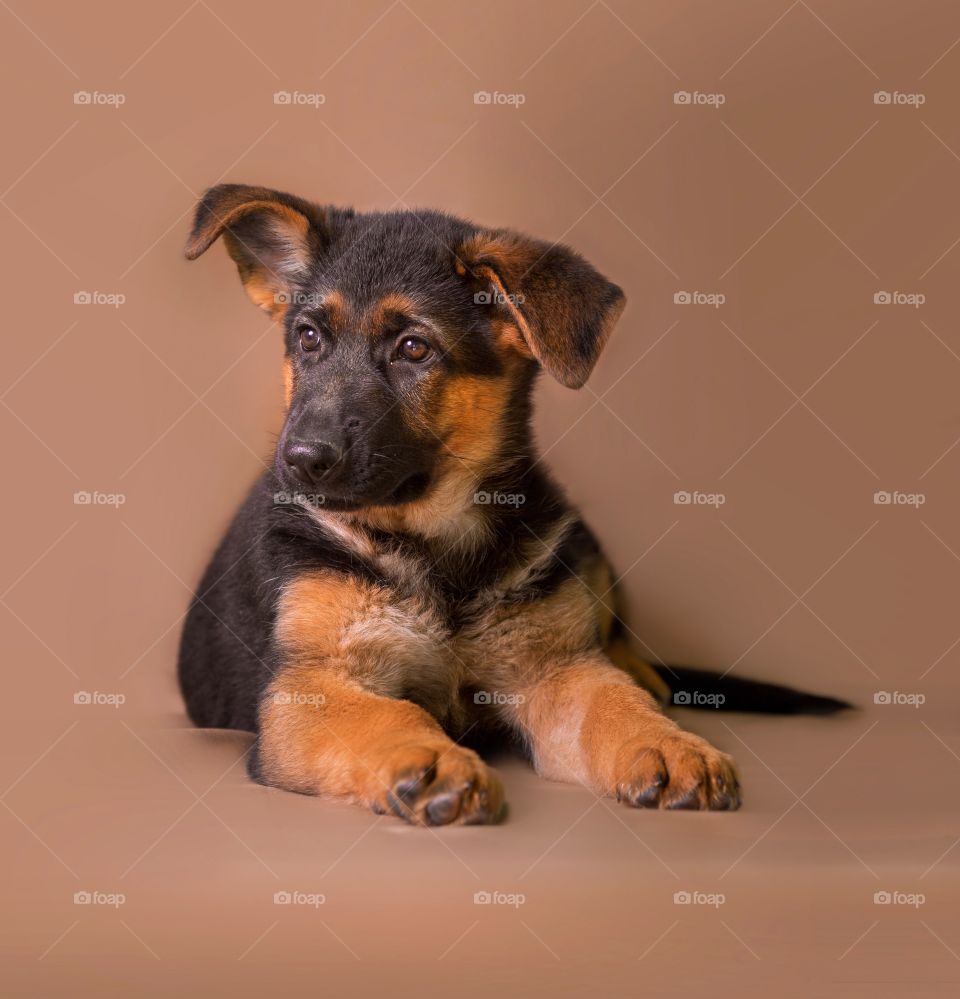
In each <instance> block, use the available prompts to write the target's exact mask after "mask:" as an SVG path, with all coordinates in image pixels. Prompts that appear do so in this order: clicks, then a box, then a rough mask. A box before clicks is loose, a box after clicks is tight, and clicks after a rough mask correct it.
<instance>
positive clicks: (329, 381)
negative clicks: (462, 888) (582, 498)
mask: <svg viewBox="0 0 960 999" xmlns="http://www.w3.org/2000/svg"><path fill="white" fill-rule="evenodd" d="M220 236H222V237H223V240H224V243H225V245H226V248H227V251H228V252H229V254H230V256H231V257H232V258H233V260H234V261H235V263H236V265H237V268H238V270H239V272H240V279H241V281H242V282H243V285H244V287H245V289H246V292H247V294H248V295H249V297H250V298H251V299H252V300H253V301H254V302H255V303H256V304H257V305H259V306H260V307H261V308H262V309H264V310H265V311H266V312H267V313H269V314H270V315H271V316H272V317H273V318H274V319H275V320H276V321H277V322H278V323H280V324H282V327H283V331H284V340H285V344H286V353H285V362H284V384H285V396H286V418H285V421H284V425H283V429H282V432H281V434H280V437H279V441H278V444H277V449H276V456H275V460H274V463H273V468H272V469H271V470H270V471H268V472H266V473H265V474H264V475H263V476H262V477H261V478H260V480H259V481H258V482H257V483H256V485H255V486H254V487H253V489H252V491H251V492H250V494H249V496H248V497H247V499H246V501H245V502H244V504H243V506H242V507H241V509H240V511H239V513H238V514H237V516H236V518H235V520H234V521H233V523H232V525H231V527H230V529H229V530H228V532H227V535H226V537H225V538H224V539H223V541H222V543H221V545H220V547H219V549H218V550H217V552H216V554H215V556H214V558H213V561H212V563H211V565H210V567H209V569H208V570H207V572H206V575H205V577H204V579H203V581H202V583H201V585H200V588H199V591H198V593H197V595H196V597H195V599H194V601H193V604H192V606H191V608H190V611H189V614H188V616H187V619H186V624H185V627H184V631H183V637H182V643H181V650H180V662H179V675H180V684H181V689H182V691H183V696H184V699H185V701H186V705H187V710H188V712H189V714H190V717H191V719H192V720H193V722H194V723H195V724H197V725H200V726H213V727H222V728H234V729H242V730H245V731H249V732H253V733H255V735H256V741H255V743H254V746H253V747H252V750H251V754H250V757H249V764H248V767H249V772H250V774H251V776H252V777H253V778H254V779H255V780H258V781H260V782H262V783H264V784H268V785H272V786H274V787H280V788H286V789H287V790H290V791H300V792H303V793H307V794H322V795H330V796H336V797H339V798H344V799H348V800H351V801H354V802H357V803H360V804H363V805H366V806H367V807H369V808H371V809H373V810H374V811H375V812H378V813H393V814H395V815H398V816H400V817H401V818H403V819H406V820H407V821H408V822H412V823H415V824H421V825H444V824H449V823H461V824H472V823H491V822H496V821H497V820H498V819H499V818H500V817H501V816H502V815H503V813H504V794H503V788H502V785H501V783H500V780H499V778H498V777H497V775H496V773H495V772H494V771H493V770H492V769H491V768H489V767H488V766H487V765H486V764H485V763H484V762H483V760H482V759H481V758H480V756H479V755H478V754H477V753H476V752H475V751H474V749H471V748H468V742H469V744H471V745H474V746H476V745H478V744H479V737H480V736H481V735H488V736H489V735H491V734H496V733H497V732H498V731H499V732H501V733H510V734H512V735H513V736H514V737H515V738H516V740H517V741H518V742H519V743H520V744H522V746H523V747H524V748H525V750H526V751H527V752H528V754H529V756H530V758H531V759H532V762H533V765H534V767H535V768H536V770H537V772H538V773H539V774H541V775H542V776H544V777H547V778H550V779H553V780H562V781H571V782H580V783H582V784H584V785H586V786H587V787H589V788H591V789H593V790H594V791H595V792H597V793H598V794H604V795H614V796H616V797H617V799H618V800H620V801H622V802H624V803H625V804H627V805H630V806H634V807H644V808H654V807H660V808H688V809H716V810H724V809H734V808H737V807H738V806H739V805H740V786H739V782H738V779H737V772H736V769H735V768H734V764H733V761H732V760H731V758H730V757H729V756H728V755H727V754H726V753H723V752H721V751H719V750H717V749H715V748H714V747H713V746H711V745H710V744H709V743H708V742H706V741H705V740H704V739H702V738H700V737H699V736H696V735H693V734H691V733H689V732H685V731H683V730H682V729H681V728H680V727H679V726H678V725H677V724H676V723H675V722H673V721H671V720H670V719H669V718H667V717H666V716H665V715H664V714H663V712H662V711H661V708H660V704H661V703H662V702H664V701H666V700H667V699H668V698H669V695H670V689H669V687H668V684H667V682H665V678H666V677H672V678H674V679H675V681H677V682H680V683H681V684H683V685H684V686H685V687H686V690H687V691H688V692H689V691H695V692H699V693H700V694H701V695H703V696H708V695H709V694H711V693H714V694H716V692H717V691H721V690H722V691H724V692H725V693H724V694H723V697H724V698H726V703H725V705H724V706H725V707H727V708H747V709H756V708H757V707H758V706H759V707H760V708H761V709H764V710H774V711H796V710H804V711H829V710H835V709H837V708H839V707H842V706H843V705H842V703H841V702H838V701H834V700H832V699H829V698H818V697H815V696H813V695H805V694H800V693H798V692H795V691H790V690H789V689H788V688H781V687H773V686H770V685H759V684H751V683H750V682H749V681H742V680H741V681H729V680H725V681H723V682H722V683H720V682H719V678H718V676H717V675H716V674H709V673H706V672H701V671H690V670H687V671H684V670H679V669H669V668H665V667H661V668H659V672H658V670H657V669H654V668H652V667H651V666H649V665H647V664H646V663H644V662H643V661H641V660H640V659H639V658H637V657H636V656H635V655H634V654H633V652H632V651H631V649H630V647H629V646H628V644H627V641H626V637H625V630H626V629H625V626H624V625H623V623H622V621H621V619H620V617H619V616H618V612H617V607H616V605H615V603H614V587H613V576H612V573H611V569H610V565H609V563H608V562H607V561H606V559H605V558H604V556H603V554H602V552H601V551H600V548H599V547H598V545H597V541H596V539H595V538H594V536H593V535H592V534H591V532H590V530H589V529H588V528H587V527H586V525H585V524H584V523H583V521H582V520H581V519H580V517H579V515H578V513H577V511H576V510H575V509H573V508H572V507H571V506H570V504H569V503H568V502H567V501H566V499H565V498H564V496H563V493H562V492H561V491H560V490H559V489H558V487H557V486H556V485H555V484H554V482H553V481H552V480H551V478H550V476H549V474H548V473H547V471H546V470H545V469H544V468H543V467H542V466H541V465H540V464H539V462H538V459H537V457H536V454H535V451H534V446H533V442H532V436H531V429H530V415H531V389H532V388H533V385H534V381H535V380H536V377H537V375H538V373H539V371H540V370H541V369H543V370H545V371H546V372H547V373H548V374H550V375H552V376H553V377H554V378H556V379H558V380H559V381H560V382H562V383H563V384H564V385H566V386H569V387H571V388H578V387H580V386H581V385H583V384H584V382H585V381H586V380H587V377H588V376H589V374H590V372H591V370H592V368H593V366H594V364H595V362H596V360H597V357H598V356H599V354H600V351H601V350H602V349H603V346H604V344H605V343H606V341H607V338H608V337H609V336H610V333H611V331H612V330H613V327H614V324H615V323H616V321H617V319H618V318H619V317H620V314H621V312H622V311H623V307H624V301H625V300H624V296H623V292H622V291H621V290H620V289H619V288H618V287H617V286H616V285H615V284H612V283H611V282H610V281H608V280H607V279H606V278H605V277H603V276H602V275H601V274H599V273H598V272H597V271H596V270H595V269H594V268H593V267H591V266H590V265H589V264H588V263H587V262H586V261H585V260H583V259H582V258H581V257H579V256H578V255H577V254H576V253H574V252H573V251H572V250H570V249H567V248H566V247H564V246H559V245H554V244H550V243H545V242H540V241H538V240H535V239H530V238H528V237H526V236H523V235H520V234H518V233H515V232H511V231H509V230H503V229H484V228H481V227H478V226H476V225H472V224H470V223H469V222H465V221H462V220H460V219H457V218H453V217H451V216H449V215H445V214H442V213H439V212H432V211H402V212H388V213H369V214H361V213H357V212H354V211H352V210H349V209H341V208H334V207H328V206H320V205H316V204H312V203H310V202H307V201H304V200H302V199H300V198H297V197H293V196H291V195H289V194H283V193H280V192H278V191H272V190H267V189H265V188H260V187H247V186H242V185H235V184H224V185H220V186H218V187H214V188H213V189H211V190H210V191H208V192H207V193H206V195H205V196H204V197H203V199H202V200H201V202H200V204H199V205H198V207H197V211H196V218H195V220H194V225H193V230H192V232H191V235H190V238H189V242H188V245H187V249H186V255H187V257H188V258H189V259H191V260H193V259H194V258H196V257H199V256H200V254H202V253H203V252H204V251H205V250H206V249H207V248H208V247H209V246H210V245H211V244H212V243H214V242H215V241H216V239H217V238H218V237H220ZM689 699H690V697H689V693H688V694H687V695H685V696H684V697H683V698H680V697H678V701H680V702H681V703H682V702H683V701H685V700H689ZM701 699H702V698H701ZM718 700H722V698H717V697H716V696H715V697H714V699H713V701H712V703H717V701H718Z"/></svg>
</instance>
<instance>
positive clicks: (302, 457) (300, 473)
mask: <svg viewBox="0 0 960 999" xmlns="http://www.w3.org/2000/svg"><path fill="white" fill-rule="evenodd" d="M342 457H343V451H342V450H341V449H340V448H339V447H337V445H336V444H331V443H330V442H329V441H296V440H290V441H287V443H286V445H285V446H284V448H283V458H284V461H286V463H287V466H288V467H289V468H290V470H291V471H292V472H293V474H294V475H295V476H296V477H297V478H298V479H300V481H301V482H303V483H304V484H305V485H308V486H312V485H315V484H316V483H317V482H318V481H319V480H320V479H321V478H323V476H324V474H325V473H326V472H328V471H329V470H330V469H331V468H333V466H334V465H336V464H337V462H338V461H340V459H341V458H342Z"/></svg>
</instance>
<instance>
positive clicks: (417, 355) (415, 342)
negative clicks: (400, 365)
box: [397, 336, 433, 364]
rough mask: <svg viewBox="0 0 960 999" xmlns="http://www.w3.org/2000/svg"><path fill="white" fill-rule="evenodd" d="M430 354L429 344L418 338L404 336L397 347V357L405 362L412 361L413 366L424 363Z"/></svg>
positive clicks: (431, 350)
mask: <svg viewBox="0 0 960 999" xmlns="http://www.w3.org/2000/svg"><path fill="white" fill-rule="evenodd" d="M432 353H433V348H432V347H431V346H430V344H429V343H427V341H426V340H421V339H420V337H418V336H405V337H404V338H403V339H402V340H401V341H400V344H399V346H398V347H397V356H398V357H402V358H403V359H404V360H405V361H413V363H414V364H419V363H420V362H421V361H425V360H426V359H427V358H428V357H429V356H430V355H431V354H432Z"/></svg>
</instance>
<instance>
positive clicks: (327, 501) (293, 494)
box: [274, 470, 432, 513]
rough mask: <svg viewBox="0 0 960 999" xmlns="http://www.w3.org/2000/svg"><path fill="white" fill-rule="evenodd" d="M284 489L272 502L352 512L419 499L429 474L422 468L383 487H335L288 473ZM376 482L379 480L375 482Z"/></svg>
mask: <svg viewBox="0 0 960 999" xmlns="http://www.w3.org/2000/svg"><path fill="white" fill-rule="evenodd" d="M283 478H284V480H285V481H287V482H288V486H287V489H286V491H285V492H280V493H277V494H276V495H275V496H274V502H275V504H276V503H279V504H287V505H289V504H296V505H298V506H306V507H311V508H313V509H317V510H335V511H338V512H344V513H347V512H354V511H357V510H362V509H363V508H364V507H371V506H401V505H403V504H405V503H411V502H413V501H414V500H417V499H420V497H422V496H423V495H424V493H426V492H427V490H428V489H429V487H430V483H431V479H432V476H431V475H430V473H429V472H427V471H424V470H417V471H414V472H410V473H408V474H407V475H404V476H403V477H402V478H401V479H400V480H399V481H398V482H395V483H393V484H391V485H388V486H386V487H385V488H384V487H379V488H377V487H374V488H365V489H351V488H350V487H349V486H346V487H345V486H343V485H340V484H338V487H337V488H332V487H326V486H325V484H324V482H323V481H322V480H320V481H319V482H317V483H316V485H311V486H306V485H303V484H302V483H300V482H297V481H296V480H295V479H292V478H290V477H289V476H284V477H283ZM378 485H379V484H378Z"/></svg>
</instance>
